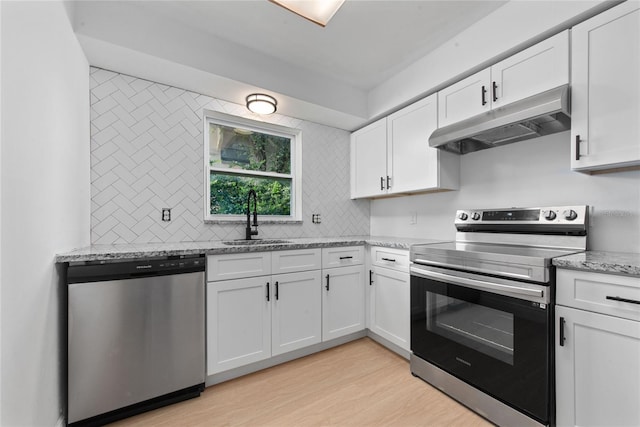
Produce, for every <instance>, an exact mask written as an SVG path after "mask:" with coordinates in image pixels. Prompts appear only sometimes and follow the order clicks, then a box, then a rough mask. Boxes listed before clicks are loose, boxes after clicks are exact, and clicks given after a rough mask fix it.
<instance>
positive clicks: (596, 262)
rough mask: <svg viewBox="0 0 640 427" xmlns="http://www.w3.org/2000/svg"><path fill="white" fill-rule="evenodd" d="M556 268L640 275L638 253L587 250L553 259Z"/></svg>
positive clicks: (639, 257)
mask: <svg viewBox="0 0 640 427" xmlns="http://www.w3.org/2000/svg"><path fill="white" fill-rule="evenodd" d="M553 265H555V266H556V267H558V268H571V269H573V270H584V271H593V272H596V273H612V274H624V275H629V276H640V253H627V252H599V251H587V252H582V253H579V254H573V255H567V256H563V257H558V258H554V259H553Z"/></svg>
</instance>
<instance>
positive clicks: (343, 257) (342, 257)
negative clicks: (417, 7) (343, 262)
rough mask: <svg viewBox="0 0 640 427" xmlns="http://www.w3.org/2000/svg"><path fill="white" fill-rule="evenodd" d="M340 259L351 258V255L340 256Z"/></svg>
mask: <svg viewBox="0 0 640 427" xmlns="http://www.w3.org/2000/svg"><path fill="white" fill-rule="evenodd" d="M340 259H353V257H352V256H341V257H340Z"/></svg>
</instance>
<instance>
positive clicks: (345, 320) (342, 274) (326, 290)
mask: <svg viewBox="0 0 640 427" xmlns="http://www.w3.org/2000/svg"><path fill="white" fill-rule="evenodd" d="M322 274H323V275H324V277H323V288H322V340H323V341H327V340H330V339H333V338H338V337H341V336H343V335H347V334H350V333H352V332H357V331H361V330H363V329H364V328H365V319H364V267H363V266H362V265H354V266H352V267H340V268H330V269H326V270H323V271H322Z"/></svg>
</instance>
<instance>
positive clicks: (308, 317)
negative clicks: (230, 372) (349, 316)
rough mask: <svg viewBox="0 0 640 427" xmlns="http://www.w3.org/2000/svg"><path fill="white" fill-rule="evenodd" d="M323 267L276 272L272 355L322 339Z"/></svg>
mask: <svg viewBox="0 0 640 427" xmlns="http://www.w3.org/2000/svg"><path fill="white" fill-rule="evenodd" d="M320 274H321V273H320V270H316V271H305V272H302V273H289V274H278V275H274V276H273V277H272V278H271V280H272V284H273V292H272V305H273V308H272V320H271V321H272V324H271V332H272V345H271V350H272V355H273V356H276V355H278V354H282V353H286V352H288V351H292V350H296V349H299V348H302V347H306V346H309V345H312V344H317V343H319V342H320V341H322V296H321V295H320V293H321V290H322V280H321V278H320Z"/></svg>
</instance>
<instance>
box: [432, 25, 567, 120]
mask: <svg viewBox="0 0 640 427" xmlns="http://www.w3.org/2000/svg"><path fill="white" fill-rule="evenodd" d="M568 83H569V32H568V31H564V32H562V33H559V34H557V35H555V36H553V37H551V38H548V39H546V40H543V41H542V42H540V43H538V44H536V45H534V46H531V47H530V48H528V49H525V50H523V51H522V52H518V53H516V54H515V55H512V56H510V57H509V58H507V59H505V60H503V61H500V62H498V63H497V64H495V65H492V66H491V67H490V68H485V69H484V70H482V71H480V72H478V73H476V74H473V75H472V76H470V77H467V78H466V79H463V80H461V81H459V82H457V83H454V84H453V85H451V86H449V87H447V88H445V89H443V90H441V91H440V92H438V124H439V126H440V127H444V126H447V125H450V124H453V123H456V122H458V121H461V120H464V119H467V118H470V117H473V116H475V115H477V114H480V113H482V112H485V111H489V110H491V109H494V108H498V107H500V106H502V105H506V104H510V103H512V102H514V101H518V100H521V99H524V98H527V97H529V96H532V95H535V94H538V93H541V92H544V91H546V90H549V89H553V88H555V87H558V86H561V85H564V84H568Z"/></svg>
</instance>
